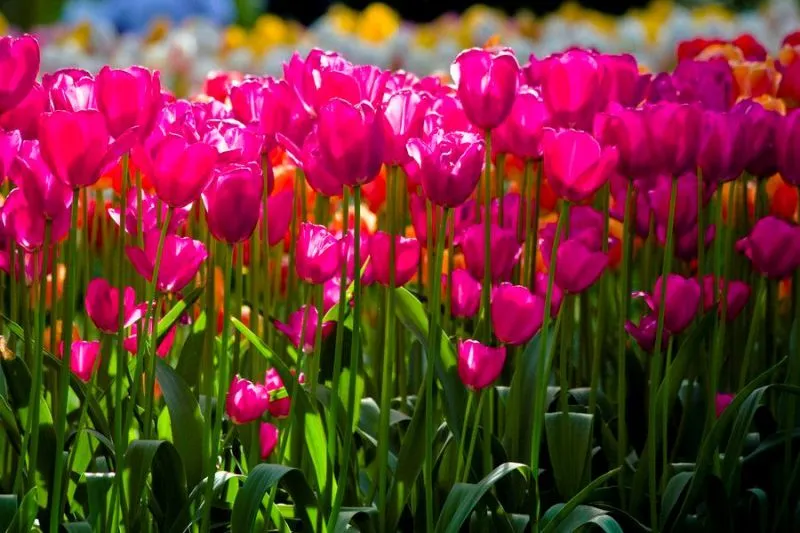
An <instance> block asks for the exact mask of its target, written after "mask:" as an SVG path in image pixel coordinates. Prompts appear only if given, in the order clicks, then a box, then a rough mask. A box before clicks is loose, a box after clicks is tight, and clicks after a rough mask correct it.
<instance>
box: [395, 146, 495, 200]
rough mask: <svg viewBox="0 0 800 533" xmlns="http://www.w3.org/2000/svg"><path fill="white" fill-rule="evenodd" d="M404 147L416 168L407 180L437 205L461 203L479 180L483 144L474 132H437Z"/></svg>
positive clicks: (481, 167) (481, 168)
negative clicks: (420, 185)
mask: <svg viewBox="0 0 800 533" xmlns="http://www.w3.org/2000/svg"><path fill="white" fill-rule="evenodd" d="M407 148H408V155H409V157H410V158H411V159H412V160H413V161H414V163H416V166H417V168H418V170H417V171H416V173H414V174H415V175H414V176H413V177H410V179H411V180H412V181H416V182H419V183H421V184H422V189H423V191H424V192H425V196H427V198H428V199H429V200H430V201H431V202H433V203H434V204H436V205H440V206H443V207H457V206H459V205H461V204H463V203H464V202H465V201H466V200H467V198H469V197H470V195H471V194H472V193H473V191H474V190H475V187H476V186H477V185H478V181H480V178H481V172H482V171H483V159H484V150H485V146H484V143H483V141H482V140H481V139H480V138H479V137H478V136H477V135H475V134H473V133H464V132H455V131H454V132H448V133H444V132H443V131H437V132H436V133H434V134H433V135H432V136H431V137H430V138H429V139H428V140H427V142H426V141H423V140H422V139H412V140H411V141H409V143H408V147H407Z"/></svg>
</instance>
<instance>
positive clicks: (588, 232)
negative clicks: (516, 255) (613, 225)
mask: <svg viewBox="0 0 800 533" xmlns="http://www.w3.org/2000/svg"><path fill="white" fill-rule="evenodd" d="M603 219H604V215H603V213H601V212H600V211H597V210H596V209H594V208H593V207H590V206H587V205H577V206H574V207H572V208H571V209H570V210H569V222H568V224H567V226H569V231H568V232H562V234H561V237H560V238H559V240H560V241H561V242H564V241H565V240H567V239H576V240H579V241H580V242H582V243H583V244H584V246H585V247H586V248H587V249H588V250H589V251H591V252H599V251H601V250H602V249H603V225H604V223H603ZM557 226H558V224H557V222H551V223H550V224H547V225H546V226H544V227H543V228H541V229H540V230H539V241H540V247H539V248H540V249H541V251H542V258H543V259H544V262H545V263H546V264H549V263H550V254H551V253H552V250H553V239H555V236H556V228H557ZM616 241H617V239H616V238H614V237H611V236H609V237H608V241H607V242H608V248H611V247H612V246H614V245H615V244H616Z"/></svg>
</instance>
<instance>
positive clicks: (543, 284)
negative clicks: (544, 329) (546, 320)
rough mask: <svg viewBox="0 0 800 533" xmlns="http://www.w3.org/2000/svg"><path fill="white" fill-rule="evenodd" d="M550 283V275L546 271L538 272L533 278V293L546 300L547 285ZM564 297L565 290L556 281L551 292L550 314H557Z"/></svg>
mask: <svg viewBox="0 0 800 533" xmlns="http://www.w3.org/2000/svg"><path fill="white" fill-rule="evenodd" d="M549 283H550V276H549V275H548V274H547V273H546V272H537V273H536V275H535V276H534V280H533V294H535V295H537V296H539V297H541V298H542V301H543V302H544V300H545V298H546V297H547V285H548V284H549ZM563 298H564V293H563V291H562V290H561V289H560V288H559V286H558V285H556V284H555V283H554V284H553V286H552V287H551V293H550V316H556V315H557V314H558V311H559V309H561V300H563Z"/></svg>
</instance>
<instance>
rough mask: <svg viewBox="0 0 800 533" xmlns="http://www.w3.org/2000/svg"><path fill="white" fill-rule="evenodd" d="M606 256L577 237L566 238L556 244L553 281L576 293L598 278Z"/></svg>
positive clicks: (605, 264) (604, 264)
mask: <svg viewBox="0 0 800 533" xmlns="http://www.w3.org/2000/svg"><path fill="white" fill-rule="evenodd" d="M607 265H608V256H607V255H606V254H604V253H603V252H597V251H592V250H590V249H589V248H587V246H586V245H585V244H584V243H583V242H581V241H580V240H579V239H567V240H566V241H564V242H561V243H560V244H559V246H558V255H557V263H556V273H555V281H556V283H557V284H558V286H559V287H560V288H561V289H563V290H564V291H566V292H568V293H571V294H578V293H581V292H583V291H585V290H586V289H588V288H589V287H591V286H592V285H594V283H595V282H596V281H597V280H598V279H600V276H601V275H602V274H603V271H604V270H605V268H606V266H607Z"/></svg>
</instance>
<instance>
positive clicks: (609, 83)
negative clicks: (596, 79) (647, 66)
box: [597, 54, 646, 107]
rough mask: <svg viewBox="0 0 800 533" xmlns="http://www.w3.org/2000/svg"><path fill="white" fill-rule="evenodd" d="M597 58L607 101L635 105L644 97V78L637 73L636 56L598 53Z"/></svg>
mask: <svg viewBox="0 0 800 533" xmlns="http://www.w3.org/2000/svg"><path fill="white" fill-rule="evenodd" d="M597 60H598V61H599V62H600V64H601V65H602V66H603V70H604V81H605V85H606V89H607V90H608V101H609V102H617V103H618V104H620V105H623V106H626V107H636V105H637V104H639V103H640V102H641V101H642V99H643V97H644V88H645V83H643V82H644V81H645V80H646V78H645V77H644V76H642V75H641V74H640V73H639V65H638V64H637V63H636V58H635V57H634V56H632V55H631V54H620V55H609V54H600V55H599V56H598V57H597Z"/></svg>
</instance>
